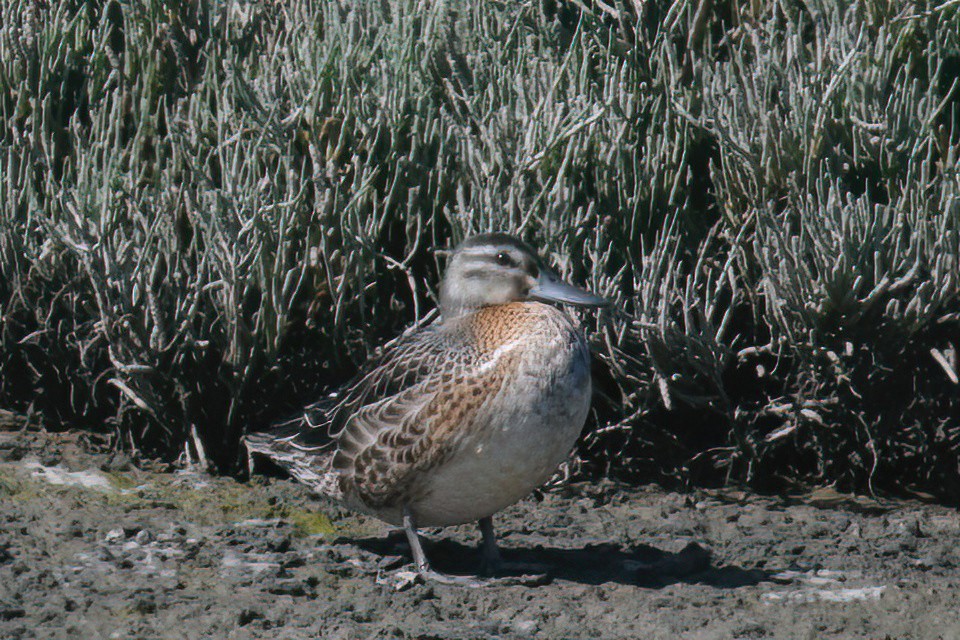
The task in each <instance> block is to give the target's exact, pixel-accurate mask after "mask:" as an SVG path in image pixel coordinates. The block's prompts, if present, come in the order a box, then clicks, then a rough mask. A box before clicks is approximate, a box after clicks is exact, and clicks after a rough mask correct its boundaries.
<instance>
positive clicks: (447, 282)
mask: <svg viewBox="0 0 960 640" xmlns="http://www.w3.org/2000/svg"><path fill="white" fill-rule="evenodd" d="M439 293H440V295H439V311H440V315H439V319H438V320H437V321H435V322H433V323H432V324H429V325H427V326H424V327H421V328H419V329H415V330H412V331H409V332H407V333H405V334H404V335H402V336H401V337H400V338H398V339H397V340H395V341H394V342H393V343H391V344H389V345H388V346H387V347H386V348H384V349H383V350H382V351H381V352H380V353H379V354H378V355H377V356H376V357H374V358H373V359H372V360H371V362H369V363H368V364H367V366H366V367H364V368H363V369H362V370H361V371H362V373H361V374H360V375H359V376H358V377H357V378H356V379H355V380H354V381H353V382H351V383H349V384H348V385H346V386H345V387H344V388H342V389H341V390H339V391H338V392H337V393H335V394H333V396H332V397H331V398H328V399H326V400H325V401H321V402H319V403H316V404H314V405H310V406H308V407H306V409H305V410H304V411H303V412H302V413H301V414H298V416H296V417H295V418H294V419H292V420H288V421H285V422H283V423H280V424H278V425H274V427H273V428H271V429H269V430H267V431H264V432H260V433H251V434H248V435H247V436H246V437H245V444H246V447H247V450H248V452H249V454H250V455H251V456H254V455H257V456H265V457H267V458H269V459H270V460H271V461H273V462H274V463H275V464H277V465H278V466H280V467H281V468H283V469H284V470H285V471H286V472H288V473H289V474H290V475H291V476H292V477H293V478H294V479H296V480H298V481H300V482H303V483H305V484H306V485H307V486H308V487H310V488H311V489H312V490H313V491H314V492H316V493H318V494H321V495H323V496H326V497H328V498H332V499H333V500H335V501H337V502H339V503H342V504H343V505H345V506H346V507H348V508H350V509H352V510H355V511H358V512H360V513H364V514H368V515H372V516H374V517H376V518H378V519H380V520H382V521H384V522H386V523H388V524H391V525H395V526H398V527H402V528H403V530H404V532H405V534H406V538H407V541H408V543H409V546H410V550H411V553H412V556H413V562H414V565H415V571H416V574H418V575H419V576H422V577H423V578H430V579H438V580H441V581H443V578H444V576H442V574H439V573H438V572H435V571H433V570H432V569H431V565H430V563H429V561H428V559H427V557H426V555H425V553H424V551H423V546H422V544H421V540H420V535H419V529H420V528H425V527H431V528H432V527H446V526H452V525H459V524H465V523H472V522H476V523H478V524H479V529H480V533H481V537H482V542H481V569H482V572H483V573H488V572H496V571H497V570H498V568H499V567H502V566H503V565H504V563H503V561H502V559H501V556H500V552H499V547H498V544H497V541H496V535H495V532H494V526H493V516H494V514H496V513H498V512H499V511H502V510H503V509H505V508H506V507H509V506H511V505H513V504H514V503H516V502H519V501H520V500H522V499H523V498H525V497H527V496H528V495H530V494H531V493H532V492H533V491H534V490H535V489H537V488H538V487H540V486H541V485H543V484H544V483H545V482H547V481H548V480H549V479H550V478H551V476H552V475H553V474H554V473H555V471H556V470H557V468H558V467H559V465H560V464H561V463H563V462H564V461H565V460H567V458H568V457H569V455H570V452H571V450H572V449H573V447H574V445H575V444H576V441H577V439H578V437H579V435H580V433H581V431H582V429H583V426H584V424H585V421H586V418H587V414H588V411H589V408H590V402H591V375H590V350H589V347H588V344H587V341H586V338H585V336H584V333H583V331H582V330H581V328H580V327H579V326H578V324H577V323H576V322H575V321H574V320H573V319H572V318H571V317H570V316H569V315H568V314H567V313H565V312H564V311H563V310H562V309H561V308H559V307H558V306H557V305H570V306H574V307H583V308H599V307H604V306H606V305H608V301H607V300H606V299H605V298H603V297H601V296H599V295H596V294H594V293H592V292H590V291H588V290H586V289H583V288H580V287H577V286H575V285H573V284H569V283H567V282H565V281H563V280H562V279H561V278H560V277H559V276H558V274H557V271H555V270H554V269H552V268H551V267H550V266H549V265H548V264H547V263H546V262H545V261H544V260H543V259H542V258H540V257H539V256H538V255H537V253H536V252H535V251H534V250H533V249H532V248H531V247H530V246H529V245H528V244H526V243H525V242H523V241H522V240H520V239H518V238H516V237H514V236H512V235H509V234H505V233H485V234H479V235H474V236H472V237H469V238H467V239H466V240H465V241H463V242H462V243H461V244H460V245H459V246H458V247H456V249H455V250H454V251H453V252H452V254H451V255H450V257H449V261H448V264H447V268H446V271H445V273H444V276H443V279H442V281H441V284H440V289H439ZM446 578H448V579H452V578H450V577H449V576H446Z"/></svg>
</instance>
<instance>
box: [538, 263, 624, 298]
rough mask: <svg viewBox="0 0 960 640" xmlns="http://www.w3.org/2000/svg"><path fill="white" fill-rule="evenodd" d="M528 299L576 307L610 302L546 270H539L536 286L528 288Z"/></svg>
mask: <svg viewBox="0 0 960 640" xmlns="http://www.w3.org/2000/svg"><path fill="white" fill-rule="evenodd" d="M530 299H531V300H539V301H540V302H561V303H563V304H571V305H574V306H576V307H605V306H607V305H609V304H610V301H609V300H607V299H606V298H602V297H600V296H598V295H596V294H595V293H591V292H590V291H587V290H586V289H581V288H580V287H577V286H574V285H572V284H567V283H566V282H564V281H563V280H561V279H560V278H559V277H558V276H557V274H555V273H553V272H550V271H546V270H544V271H543V272H541V274H540V279H539V280H538V281H537V284H536V286H534V287H533V288H532V289H531V290H530Z"/></svg>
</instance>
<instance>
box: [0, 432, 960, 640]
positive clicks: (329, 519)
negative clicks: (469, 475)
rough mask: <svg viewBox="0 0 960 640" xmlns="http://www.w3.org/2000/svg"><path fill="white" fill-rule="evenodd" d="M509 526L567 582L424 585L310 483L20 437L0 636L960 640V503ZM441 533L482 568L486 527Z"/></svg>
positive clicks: (752, 499) (668, 498)
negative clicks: (198, 469) (205, 470)
mask: <svg viewBox="0 0 960 640" xmlns="http://www.w3.org/2000/svg"><path fill="white" fill-rule="evenodd" d="M147 466H148V467H149V465H147ZM496 522H497V528H498V531H499V534H500V535H501V537H502V545H503V547H504V549H505V552H506V556H507V559H508V560H516V561H525V562H536V563H542V564H545V565H548V566H549V567H550V573H551V576H550V578H551V580H550V582H549V583H548V584H545V585H543V586H538V587H530V586H505V585H497V586H487V587H484V588H470V589H468V588H463V587H455V586H447V585H441V584H433V583H427V584H419V583H413V584H410V583H406V582H404V581H403V580H402V576H403V575H404V574H403V573H398V569H395V568H393V567H394V566H395V565H397V564H402V563H403V562H406V561H407V560H406V555H405V554H406V553H407V550H406V547H405V545H404V544H403V542H402V537H401V536H398V535H396V534H395V533H391V530H390V528H388V527H386V526H385V525H382V524H380V523H379V522H377V521H375V520H372V519H370V518H365V517H360V516H355V515H352V514H350V513H348V512H345V511H343V510H340V509H338V508H336V507H335V506H333V505H331V504H329V503H327V502H325V501H323V500H321V499H317V498H314V497H312V496H310V495H309V494H308V493H307V492H306V491H305V490H304V489H303V488H302V487H300V486H298V485H296V484H294V483H292V482H289V481H286V480H282V479H271V478H256V479H254V480H253V481H252V482H249V483H239V482H236V481H235V480H233V479H230V478H219V477H210V476H207V475H204V474H201V473H191V472H185V471H179V472H177V471H169V470H164V469H162V468H153V469H151V468H143V466H137V465H134V464H132V463H131V462H130V460H129V459H127V458H125V457H124V456H123V455H110V454H103V453H94V452H91V450H90V447H88V446H84V444H83V442H82V438H80V439H78V438H77V437H76V436H62V435H61V436H49V435H45V434H38V433H26V434H25V433H13V432H0V638H10V639H13V638H71V639H73V640H76V639H87V638H90V639H94V638H177V639H180V638H275V639H284V638H290V639H294V638H318V637H322V638H345V639H346V638H349V639H355V638H424V639H427V638H430V639H439V638H451V639H454V638H456V639H468V638H494V637H500V638H529V637H542V638H649V639H655V638H960V613H958V612H960V589H958V587H960V517H958V513H957V512H956V510H953V509H948V508H944V507H940V506H935V505H926V504H921V503H917V502H886V501H883V502H881V501H877V500H873V499H866V498H852V497H845V496H839V495H837V494H834V493H831V492H830V491H820V492H816V493H814V494H811V495H808V496H804V497H802V498H792V499H788V498H782V497H769V496H758V495H751V494H745V493H741V492H736V491H723V492H708V491H697V492H694V493H691V494H678V493H671V492H666V491H663V490H662V489H659V488H657V487H642V488H628V487H619V486H614V485H612V484H609V483H607V484H579V485H573V486H568V487H564V488H561V489H558V490H555V491H551V492H549V493H546V494H544V495H540V496H534V497H532V498H530V499H528V500H526V501H524V502H522V503H521V504H518V505H516V506H514V507H512V508H510V509H508V510H507V511H505V512H504V513H502V514H501V515H500V516H499V517H498V518H497V519H496ZM427 533H428V535H429V536H430V539H431V543H430V545H429V547H428V551H427V552H428V554H429V555H430V556H431V557H432V559H433V560H434V563H435V564H436V565H437V566H438V568H440V569H442V570H445V571H447V572H450V573H469V572H470V571H472V570H473V568H474V567H475V565H476V562H477V553H476V550H475V546H474V545H475V543H476V542H477V539H478V535H477V532H476V531H475V530H474V529H473V528H472V527H457V528H450V529H446V530H443V531H430V532H427ZM397 556H399V558H398V557H397ZM378 567H379V568H378ZM402 570H403V567H400V569H399V571H402ZM378 571H379V575H378ZM398 576H399V577H398ZM398 587H399V588H398Z"/></svg>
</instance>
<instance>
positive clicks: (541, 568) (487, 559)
mask: <svg viewBox="0 0 960 640" xmlns="http://www.w3.org/2000/svg"><path fill="white" fill-rule="evenodd" d="M477 524H478V525H480V535H481V536H482V537H483V540H482V542H481V543H480V573H482V574H485V575H495V574H498V573H511V574H517V573H520V574H524V575H519V576H516V577H515V578H514V580H516V581H517V582H519V583H520V584H526V585H538V584H545V583H547V582H549V581H550V576H549V571H550V567H549V566H548V565H545V564H535V563H532V562H504V561H503V558H502V557H501V555H500V547H499V546H498V545H497V534H496V533H494V531H493V516H487V517H486V518H482V519H480V520H479V521H478V522H477Z"/></svg>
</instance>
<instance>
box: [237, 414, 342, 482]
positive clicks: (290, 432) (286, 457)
mask: <svg viewBox="0 0 960 640" xmlns="http://www.w3.org/2000/svg"><path fill="white" fill-rule="evenodd" d="M243 444H244V446H246V448H247V465H248V468H249V470H250V473H251V474H252V473H253V471H254V463H255V460H256V458H257V457H258V456H263V457H265V458H267V459H269V460H270V461H271V462H273V463H274V464H276V465H277V466H279V467H280V468H281V469H283V470H284V471H286V472H287V473H289V474H290V475H291V476H292V477H293V478H294V479H295V480H297V481H298V482H302V483H303V484H305V485H307V486H308V487H310V488H311V489H312V490H313V491H315V492H317V493H319V494H322V495H325V496H328V497H330V498H333V499H334V500H342V499H343V490H342V489H341V487H340V478H339V475H338V474H337V473H336V472H334V471H333V466H332V463H333V454H334V451H333V448H334V447H333V443H332V442H331V441H330V439H329V437H327V436H326V435H325V434H323V435H321V434H320V430H319V429H316V428H311V427H309V426H305V425H304V424H303V422H302V420H299V419H298V420H291V421H289V422H285V423H282V424H280V425H276V426H274V427H273V428H272V429H271V430H269V431H261V432H258V433H250V434H247V435H246V436H244V438H243Z"/></svg>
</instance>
